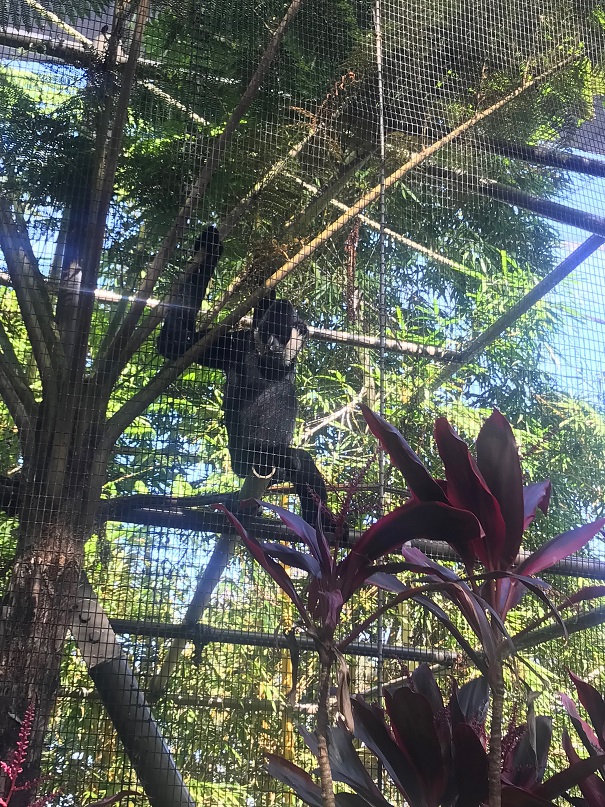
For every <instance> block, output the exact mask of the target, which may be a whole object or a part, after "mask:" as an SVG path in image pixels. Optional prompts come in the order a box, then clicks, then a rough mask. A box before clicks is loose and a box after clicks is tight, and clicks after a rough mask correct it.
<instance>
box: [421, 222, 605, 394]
mask: <svg viewBox="0 0 605 807" xmlns="http://www.w3.org/2000/svg"><path fill="white" fill-rule="evenodd" d="M603 244H605V238H604V237H603V236H600V235H591V236H590V238H587V239H586V241H584V243H583V244H580V246H579V247H578V248H577V249H575V250H574V251H573V252H572V253H571V255H568V256H567V257H566V258H565V259H564V260H562V261H561V263H560V264H558V266H555V268H554V269H553V270H552V272H549V273H548V274H547V275H546V277H544V278H542V280H541V281H540V282H539V283H536V285H535V286H534V287H533V289H531V290H530V291H528V292H527V294H525V295H524V296H523V297H522V298H521V299H520V300H519V301H518V302H516V303H515V304H514V305H512V306H511V307H510V308H509V309H508V310H507V311H505V312H504V314H502V316H500V317H498V319H497V320H496V321H495V322H494V323H492V324H491V325H490V326H489V328H486V329H485V331H483V333H480V334H479V335H478V336H476V337H475V338H474V339H473V340H472V341H471V342H469V344H468V345H467V346H466V347H465V348H464V349H463V350H461V351H460V352H459V353H458V354H457V361H458V364H457V365H449V366H447V367H444V368H443V370H441V372H440V373H439V374H438V375H437V376H436V377H435V378H434V379H433V380H432V381H431V382H430V385H429V388H430V389H438V388H439V387H440V386H441V385H442V384H444V383H445V382H446V381H447V380H448V379H450V378H451V377H452V376H453V375H454V374H455V373H456V372H457V371H458V370H459V369H460V368H461V367H462V366H464V365H466V364H468V363H469V362H470V361H472V360H473V359H474V358H476V357H477V356H478V355H479V354H480V353H481V352H482V351H483V350H485V348H486V347H487V346H488V345H491V344H492V342H495V340H496V339H497V338H498V337H499V336H500V334H502V333H503V332H504V331H506V330H507V329H508V328H510V326H511V325H512V324H513V323H514V322H516V321H517V320H518V319H519V318H520V317H522V316H523V315H524V314H526V313H527V312H528V311H529V310H530V308H532V307H533V306H534V305H535V304H536V303H537V302H538V301H539V300H541V299H542V298H543V297H544V296H545V295H546V294H548V292H549V291H552V290H553V289H554V288H555V286H558V284H559V283H560V282H561V281H562V280H564V279H565V278H566V277H567V275H569V274H571V272H573V271H574V269H576V268H577V267H578V266H579V265H580V264H581V263H582V262H583V261H585V260H586V259H587V258H588V257H590V255H592V253H593V252H596V251H597V249H599V247H601V246H602V245H603ZM421 390H422V387H418V388H417V389H416V391H415V394H416V395H419V394H420V391H421Z"/></svg>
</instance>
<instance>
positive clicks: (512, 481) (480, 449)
mask: <svg viewBox="0 0 605 807" xmlns="http://www.w3.org/2000/svg"><path fill="white" fill-rule="evenodd" d="M475 446H476V450H477V465H478V466H479V470H480V471H481V475H482V476H483V479H484V480H485V482H486V484H487V487H488V488H489V490H490V491H491V493H492V494H493V495H494V496H495V497H496V501H497V502H498V504H499V505H500V511H501V513H502V516H503V518H504V523H505V525H506V538H505V543H504V547H503V549H502V552H501V555H500V563H501V568H503V569H506V568H507V567H509V566H510V565H511V564H512V563H514V560H515V558H516V557H517V554H518V552H519V547H520V546H521V538H522V536H523V522H524V505H523V481H522V475H521V464H520V462H519V452H518V449H517V443H516V442H515V438H514V435H513V430H512V429H511V427H510V423H509V422H508V420H507V419H506V418H505V417H504V415H502V414H501V413H500V412H499V411H498V410H497V409H494V411H493V412H492V414H491V415H490V416H489V417H488V419H487V420H486V421H485V423H484V424H483V426H482V427H481V430H480V431H479V434H478V436H477V442H476V444H475ZM481 523H483V522H481ZM484 528H485V532H486V533H487V534H488V537H489V536H490V535H491V533H490V531H489V530H488V529H487V527H485V525H484Z"/></svg>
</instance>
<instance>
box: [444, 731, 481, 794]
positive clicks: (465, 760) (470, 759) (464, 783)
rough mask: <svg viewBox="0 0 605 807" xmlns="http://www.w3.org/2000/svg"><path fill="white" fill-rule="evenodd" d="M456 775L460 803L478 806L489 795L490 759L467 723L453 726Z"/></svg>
mask: <svg viewBox="0 0 605 807" xmlns="http://www.w3.org/2000/svg"><path fill="white" fill-rule="evenodd" d="M452 743H453V746H454V776H455V779H456V785H457V787H458V802H457V803H458V804H460V805H464V807H477V805H479V804H481V803H482V802H485V801H487V797H488V790H489V787H488V778H487V771H488V760H487V754H486V752H485V749H484V748H483V746H482V745H481V740H480V739H479V737H477V735H476V734H475V732H474V731H473V729H472V728H471V727H470V726H469V725H467V724H466V723H457V724H456V725H454V726H453V727H452Z"/></svg>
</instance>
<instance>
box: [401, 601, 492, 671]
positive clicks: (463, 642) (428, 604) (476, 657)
mask: <svg viewBox="0 0 605 807" xmlns="http://www.w3.org/2000/svg"><path fill="white" fill-rule="evenodd" d="M413 599H414V602H417V603H418V604H419V605H422V607H423V608H424V609H425V610H426V611H428V612H429V613H431V614H433V615H434V616H436V617H437V619H438V620H439V621H440V622H441V624H442V625H444V626H445V627H446V628H447V630H448V631H449V632H450V633H451V634H452V636H453V637H454V639H455V640H456V641H457V642H458V644H459V645H460V647H461V648H462V649H463V650H464V652H465V653H466V654H467V656H468V657H469V658H470V659H471V661H472V662H473V664H474V665H475V667H476V668H477V669H478V670H479V671H480V672H482V673H483V674H484V675H487V671H488V669H487V666H486V664H485V659H484V658H483V656H482V655H481V654H480V653H477V651H476V650H475V648H474V647H473V646H472V645H471V644H470V642H469V641H468V639H467V638H466V637H465V636H464V635H463V634H462V633H461V632H460V630H459V629H458V628H457V627H456V625H455V623H454V622H452V620H451V619H450V618H449V616H448V615H447V614H446V612H445V611H444V610H443V608H441V607H440V606H439V605H437V603H435V602H433V600H431V599H429V597H424V596H423V595H421V594H419V595H417V596H416V597H414V598H413Z"/></svg>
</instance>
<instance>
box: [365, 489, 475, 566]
mask: <svg viewBox="0 0 605 807" xmlns="http://www.w3.org/2000/svg"><path fill="white" fill-rule="evenodd" d="M480 534H481V526H480V524H479V522H478V521H477V519H476V518H475V516H474V515H473V514H472V513H471V512H469V511H468V510H460V509H459V508H457V507H451V506H450V505H448V504H443V503H441V502H417V501H409V502H406V504H404V505H402V506H401V507H397V508H395V510H393V512H391V513H389V514H388V515H386V516H382V518H380V519H378V521H376V522H375V523H374V524H372V526H371V527H370V528H369V530H367V531H366V532H365V533H364V534H363V535H362V536H361V538H360V539H359V541H358V542H357V543H356V544H355V547H354V551H355V552H356V553H358V554H362V555H364V556H365V557H366V558H368V560H376V559H377V558H380V557H382V556H383V555H387V554H388V553H389V552H394V551H395V550H396V549H400V548H401V546H402V545H403V544H404V543H405V542H406V541H411V540H412V539H414V538H426V539H428V540H432V541H447V542H448V543H449V544H450V545H451V546H452V547H454V549H456V548H457V547H459V546H461V545H464V544H467V543H469V542H470V541H474V540H475V539H476V538H478V537H479V535H480Z"/></svg>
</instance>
